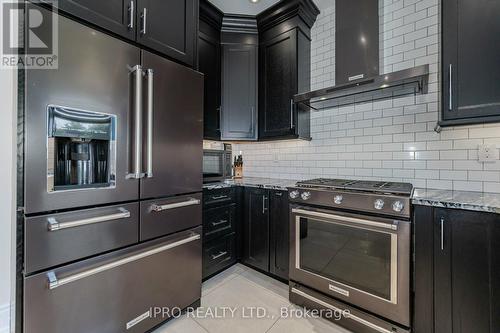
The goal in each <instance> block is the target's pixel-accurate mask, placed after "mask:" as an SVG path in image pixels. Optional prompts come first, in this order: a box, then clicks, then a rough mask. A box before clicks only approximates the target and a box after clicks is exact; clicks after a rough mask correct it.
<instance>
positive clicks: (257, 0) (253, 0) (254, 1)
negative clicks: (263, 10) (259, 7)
mask: <svg viewBox="0 0 500 333" xmlns="http://www.w3.org/2000/svg"><path fill="white" fill-rule="evenodd" d="M249 1H250V2H251V3H257V2H259V1H260V0H249Z"/></svg>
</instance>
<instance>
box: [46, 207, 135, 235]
mask: <svg viewBox="0 0 500 333" xmlns="http://www.w3.org/2000/svg"><path fill="white" fill-rule="evenodd" d="M119 210H120V213H115V214H109V215H103V216H96V217H89V218H86V219H81V220H75V221H68V222H58V221H57V219H56V218H55V217H49V218H48V219H47V220H48V222H49V224H48V229H49V231H57V230H61V229H68V228H75V227H80V226H84V225H89V224H96V223H102V222H109V221H114V220H120V219H126V218H129V217H130V212H129V211H128V210H126V209H124V208H119Z"/></svg>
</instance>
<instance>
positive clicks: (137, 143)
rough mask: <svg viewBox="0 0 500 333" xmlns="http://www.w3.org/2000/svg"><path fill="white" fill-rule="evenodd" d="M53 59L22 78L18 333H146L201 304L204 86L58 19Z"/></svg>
mask: <svg viewBox="0 0 500 333" xmlns="http://www.w3.org/2000/svg"><path fill="white" fill-rule="evenodd" d="M42 13H43V14H44V15H50V13H49V12H48V11H45V10H42ZM41 33H44V32H41ZM45 33H49V32H45ZM58 49H59V54H58V59H59V60H58V61H59V68H58V69H57V70H31V69H30V70H28V71H26V72H25V87H24V88H25V95H24V103H25V133H24V135H25V150H24V155H25V166H24V168H25V169H24V179H25V184H24V193H25V196H24V200H25V206H24V213H25V219H24V296H23V318H24V320H23V321H24V332H26V333H44V332H47V333H49V332H50V333H67V332H72V333H84V332H85V333H87V332H102V333H105V332H109V333H116V332H145V331H147V330H149V329H151V328H153V327H154V326H156V325H158V324H160V323H161V322H162V321H164V320H166V319H167V318H166V317H161V316H157V317H155V316H154V313H152V312H151V311H150V309H151V308H152V307H167V308H185V307H187V306H190V305H192V304H197V302H199V299H200V297H201V256H202V254H201V195H202V194H201V191H202V156H203V151H202V141H203V111H202V107H203V77H202V75H201V74H200V73H198V72H195V71H193V70H190V69H188V68H186V67H183V66H181V65H179V64H176V63H174V62H171V61H169V60H166V59H164V58H162V57H160V56H157V55H155V54H152V53H149V52H147V51H145V50H141V49H139V48H137V47H135V46H133V45H130V44H127V43H126V42H123V41H121V40H119V39H116V38H113V37H111V36H108V35H106V34H104V33H101V32H99V31H96V30H94V29H92V28H89V27H86V26H84V25H81V24H79V23H76V22H74V21H72V20H70V19H67V18H65V17H62V16H60V17H59V46H58Z"/></svg>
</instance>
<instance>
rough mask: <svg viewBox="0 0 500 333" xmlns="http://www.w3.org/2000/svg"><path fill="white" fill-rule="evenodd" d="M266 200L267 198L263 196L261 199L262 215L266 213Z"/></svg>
mask: <svg viewBox="0 0 500 333" xmlns="http://www.w3.org/2000/svg"><path fill="white" fill-rule="evenodd" d="M266 200H267V197H266V196H263V197H262V214H265V213H266V210H267V208H266Z"/></svg>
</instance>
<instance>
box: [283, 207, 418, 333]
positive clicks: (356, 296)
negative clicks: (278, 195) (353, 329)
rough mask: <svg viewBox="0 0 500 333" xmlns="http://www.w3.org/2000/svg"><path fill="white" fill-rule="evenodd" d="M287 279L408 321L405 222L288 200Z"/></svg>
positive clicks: (407, 323) (407, 229) (408, 230)
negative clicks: (294, 202) (288, 246)
mask: <svg viewBox="0 0 500 333" xmlns="http://www.w3.org/2000/svg"><path fill="white" fill-rule="evenodd" d="M290 214H291V234H290V236H291V238H290V240H291V244H290V246H291V252H290V254H291V258H290V279H291V280H293V281H295V282H298V283H300V284H302V285H305V286H308V287H310V288H313V289H315V290H317V291H319V292H322V293H323V294H326V295H328V296H330V297H333V298H336V299H338V300H340V301H343V302H345V303H349V304H352V305H354V306H356V307H360V308H362V309H364V310H367V311H369V312H372V313H374V314H376V315H379V316H381V317H384V318H387V319H389V320H391V321H394V322H397V323H399V324H401V325H404V326H406V327H409V326H410V301H409V300H410V238H411V223H410V221H405V220H403V219H401V220H400V219H394V218H384V217H374V216H371V215H362V214H351V213H346V212H342V211H338V210H334V209H320V208H313V207H311V206H304V205H299V204H292V205H291V213H290Z"/></svg>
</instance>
